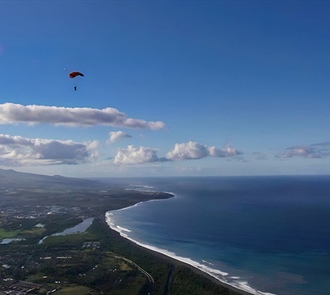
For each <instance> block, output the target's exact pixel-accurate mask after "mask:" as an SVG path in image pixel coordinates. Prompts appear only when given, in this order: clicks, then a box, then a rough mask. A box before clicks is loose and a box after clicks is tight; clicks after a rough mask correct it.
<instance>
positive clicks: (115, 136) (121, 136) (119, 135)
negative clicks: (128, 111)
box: [108, 131, 132, 143]
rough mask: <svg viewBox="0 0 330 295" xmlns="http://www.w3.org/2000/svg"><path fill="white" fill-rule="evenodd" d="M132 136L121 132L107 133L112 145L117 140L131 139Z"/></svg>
mask: <svg viewBox="0 0 330 295" xmlns="http://www.w3.org/2000/svg"><path fill="white" fill-rule="evenodd" d="M131 137H132V136H131V135H129V134H127V133H125V132H123V131H116V132H110V133H109V140H108V142H109V143H114V142H116V141H118V140H121V139H124V138H131Z"/></svg>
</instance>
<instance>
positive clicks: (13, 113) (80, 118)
mask: <svg viewBox="0 0 330 295" xmlns="http://www.w3.org/2000/svg"><path fill="white" fill-rule="evenodd" d="M15 123H26V124H41V123H44V124H54V125H64V126H95V125H106V126H115V127H126V128H143V129H152V130H157V129H161V128H164V127H165V124H164V123H163V122H161V121H156V122H148V121H144V120H141V119H133V118H129V117H128V116H127V115H126V114H125V113H122V112H120V111H118V110H117V109H114V108H105V109H92V108H66V107H55V106H40V105H27V106H24V105H20V104H13V103H4V104H0V124H15Z"/></svg>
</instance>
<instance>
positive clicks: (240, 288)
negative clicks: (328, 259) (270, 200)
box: [104, 193, 276, 295]
mask: <svg viewBox="0 0 330 295" xmlns="http://www.w3.org/2000/svg"><path fill="white" fill-rule="evenodd" d="M170 194H172V196H173V197H176V195H175V194H174V193H170ZM157 200H158V199H153V200H148V201H146V202H150V201H157ZM142 202H144V201H142ZM142 202H138V203H136V204H134V205H132V206H128V207H124V208H121V209H117V210H110V211H107V212H106V214H105V216H104V217H105V222H106V223H107V225H108V226H109V228H110V229H111V230H113V231H116V232H118V233H119V234H120V236H121V237H123V238H125V239H128V240H129V241H131V242H133V243H134V244H136V245H138V246H140V247H141V248H143V249H144V250H146V251H148V252H150V253H152V254H153V255H156V256H158V257H160V258H162V259H165V260H168V261H170V262H171V263H173V264H175V265H183V266H185V267H187V268H189V269H191V270H192V271H194V272H195V273H197V274H198V275H201V276H203V277H206V278H208V279H210V280H211V281H212V282H213V283H216V284H218V285H220V286H222V287H226V288H228V289H230V290H232V291H235V292H237V294H241V295H276V294H274V293H269V292H262V291H258V290H255V289H253V288H252V287H250V286H249V285H248V282H245V281H239V280H237V281H236V282H228V281H227V280H226V278H225V277H226V276H227V275H228V273H225V272H222V271H220V270H217V269H212V268H210V267H208V266H206V265H203V264H201V263H198V262H196V261H194V260H192V259H190V258H186V257H180V256H177V255H176V254H175V253H172V252H170V251H168V250H165V249H160V248H157V247H154V246H150V245H147V244H143V243H141V242H138V241H136V240H134V239H132V238H130V237H129V236H128V235H127V234H126V233H125V232H130V230H128V229H125V228H123V227H121V226H118V225H115V224H114V223H113V222H111V215H112V212H114V211H119V210H120V211H122V210H126V209H128V208H132V207H135V206H137V205H138V204H140V203H142ZM231 278H232V279H234V277H231ZM236 279H239V278H236Z"/></svg>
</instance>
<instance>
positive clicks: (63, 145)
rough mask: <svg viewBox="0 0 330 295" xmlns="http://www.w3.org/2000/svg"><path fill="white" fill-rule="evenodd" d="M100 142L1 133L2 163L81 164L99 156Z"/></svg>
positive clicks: (0, 155) (0, 150) (0, 157)
mask: <svg viewBox="0 0 330 295" xmlns="http://www.w3.org/2000/svg"><path fill="white" fill-rule="evenodd" d="M97 146H98V142H97V141H92V142H90V143H86V144H84V143H77V142H73V141H71V140H65V141H62V140H51V139H38V138H35V139H31V138H23V137H21V136H9V135H5V134H0V164H1V165H4V166H23V165H55V164H71V165H76V164H81V163H85V162H88V161H90V160H92V159H94V158H96V157H97V155H98V153H97V150H96V148H97Z"/></svg>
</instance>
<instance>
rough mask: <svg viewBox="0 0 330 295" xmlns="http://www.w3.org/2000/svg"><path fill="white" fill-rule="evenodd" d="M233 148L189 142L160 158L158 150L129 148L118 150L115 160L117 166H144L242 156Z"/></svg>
mask: <svg viewBox="0 0 330 295" xmlns="http://www.w3.org/2000/svg"><path fill="white" fill-rule="evenodd" d="M241 154H242V153H241V152H239V151H237V150H236V149H235V148H233V147H231V146H226V147H224V148H223V149H218V148H216V147H214V146H212V147H207V146H205V145H202V144H199V143H197V142H193V141H189V142H187V143H177V144H175V146H174V148H173V150H171V151H169V152H168V153H167V154H166V157H158V156H157V150H156V149H151V148H147V147H134V146H132V145H130V146H128V148H127V149H118V152H117V154H116V156H115V158H114V163H115V164H142V163H150V162H164V161H177V160H193V159H202V158H205V157H234V156H237V155H241Z"/></svg>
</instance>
